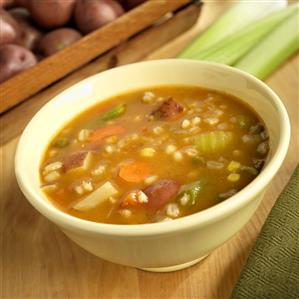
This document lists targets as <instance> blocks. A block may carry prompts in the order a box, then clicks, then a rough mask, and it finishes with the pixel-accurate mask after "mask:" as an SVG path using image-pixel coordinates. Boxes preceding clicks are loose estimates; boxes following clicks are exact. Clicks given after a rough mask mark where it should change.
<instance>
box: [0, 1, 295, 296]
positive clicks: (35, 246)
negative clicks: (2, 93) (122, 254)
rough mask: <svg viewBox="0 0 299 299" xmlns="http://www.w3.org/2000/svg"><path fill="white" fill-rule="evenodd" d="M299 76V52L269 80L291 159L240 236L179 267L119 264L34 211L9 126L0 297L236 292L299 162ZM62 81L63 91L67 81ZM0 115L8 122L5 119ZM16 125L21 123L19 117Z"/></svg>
mask: <svg viewBox="0 0 299 299" xmlns="http://www.w3.org/2000/svg"><path fill="white" fill-rule="evenodd" d="M233 2H234V1H220V0H219V1H218V0H217V1H207V3H206V5H205V7H204V8H203V12H202V18H201V19H200V21H199V22H198V24H197V25H196V26H195V27H194V28H193V29H192V30H190V31H189V32H188V33H186V34H184V35H183V36H180V37H179V38H177V39H175V40H173V41H172V42H171V43H169V44H168V45H167V46H165V47H163V48H162V49H159V50H158V51H155V52H154V53H152V54H151V55H150V56H147V57H146V59H156V58H166V57H173V56H175V55H176V54H177V53H178V52H179V51H180V49H182V48H183V47H184V45H185V44H186V43H187V42H188V41H189V40H190V39H192V37H193V36H194V35H195V34H196V33H198V32H199V31H201V30H203V29H204V28H205V27H206V26H207V25H208V24H209V23H211V22H212V21H213V19H215V18H216V17H217V16H218V15H219V14H220V13H222V12H223V11H224V10H225V9H226V8H227V7H228V6H229V5H231V4H232V3H233ZM95 69H97V66H95ZM89 71H90V70H89ZM87 74H88V72H87ZM87 74H85V73H84V70H82V71H81V72H80V73H79V74H78V77H79V78H83V77H85V76H86V75H87ZM298 76H299V55H296V56H295V57H292V58H291V59H289V61H287V62H286V63H285V64H284V65H283V66H281V67H280V68H279V70H277V71H276V72H275V73H274V74H273V75H272V76H271V77H270V78H269V79H268V80H267V84H268V85H269V86H270V87H271V88H273V89H274V91H275V92H276V93H278V95H279V96H280V97H281V98H282V100H283V102H284V104H285V105H286V107H287V110H288V113H289V116H290V119H291V122H292V140H291V144H290V148H289V151H288V155H287V158H286V160H285V162H284V164H283V166H282V167H281V169H280V171H279V173H278V175H277V176H276V177H275V179H274V180H273V182H272V183H271V186H270V188H269V190H268V191H267V193H266V195H265V198H264V200H263V202H262V204H261V205H260V207H259V208H258V210H257V212H256V213H255V215H254V217H252V219H251V220H250V222H249V223H248V224H247V225H246V226H245V227H244V228H243V229H242V230H241V231H240V232H239V233H238V234H237V235H236V236H234V237H233V238H232V239H231V240H229V241H228V242H226V243H225V244H224V245H222V246H221V247H220V248H218V249H217V250H215V251H214V252H213V253H212V254H211V255H210V256H209V257H208V258H206V259H205V260H203V261H202V262H201V263H199V264H197V265H195V266H193V267H191V268H188V269H185V270H182V271H178V272H173V273H164V274H158V273H148V272H144V271H141V270H136V269H134V268H128V267H123V266H119V265H115V264H112V263H109V262H106V261H103V260H101V259H99V258H97V257H94V256H93V255H91V254H89V253H87V252H85V251H84V250H83V249H81V248H79V247H78V246H77V245H75V244H74V243H72V242H71V241H70V240H69V239H68V238H67V237H66V236H65V235H64V234H63V233H62V232H60V231H59V230H58V229H57V228H56V226H54V225H53V224H52V223H50V222H49V221H48V220H47V219H45V218H44V217H43V216H41V215H40V214H39V213H38V212H37V211H35V210H34V209H33V208H32V207H31V206H30V204H29V203H28V202H27V201H26V200H25V199H24V197H23V195H22V194H21V192H20V190H19V188H18V186H17V183H16V179H15V176H14V170H13V167H14V162H13V159H14V153H15V148H16V144H17V141H18V137H14V138H12V136H10V133H9V130H5V132H6V133H5V134H7V135H8V136H6V137H5V136H4V139H5V140H6V142H5V143H4V142H3V143H2V145H1V148H0V163H1V164H0V166H1V167H0V169H1V175H0V213H1V214H0V232H1V239H0V240H1V243H0V258H1V259H0V298H1V299H35V298H37V299H48V298H49V299H52V298H53V299H54V298H55V299H56V298H59V299H60V298H61V299H68V298H74V299H77V298H78V299H83V298H84V299H85V298H86V299H87V298H88V299H89V298H100V299H137V298H141V299H160V298H161V299H162V298H163V299H168V298H171V299H187V298H188V299H190V298H192V299H193V298H196V299H197V298H198V299H226V298H229V295H230V293H231V291H232V289H233V287H234V285H235V283H236V281H237V279H238V277H239V274H240V271H241V270H242V268H243V266H244V263H245V260H246V257H247V256H248V254H249V252H250V250H251V248H252V246H253V244H254V241H255V239H256V237H257V235H258V233H259V231H260V229H261V226H262V224H263V223H264V221H265V219H266V217H267V215H268V213H269V211H270V209H271V207H272V206H273V204H274V203H275V200H276V199H277V197H278V195H279V193H280V192H281V190H282V189H283V187H284V186H285V184H286V182H287V181H288V179H289V177H290V175H291V173H292V171H293V169H294V167H295V165H296V164H297V163H298V161H299V155H298V152H299V144H298V141H299V140H298V136H299V90H298V83H299V79H298ZM71 80H75V79H74V78H73V79H70V81H71ZM57 88H58V90H60V89H59V88H63V84H62V86H60V87H59V85H58V87H57ZM47 91H48V90H45V91H44V92H43V93H41V94H40V95H39V97H40V98H39V101H35V102H34V101H33V102H34V103H35V104H33V105H32V106H31V107H28V108H27V107H26V106H20V107H19V109H20V110H19V111H18V113H17V114H16V115H15V116H16V117H17V118H26V119H28V116H29V117H31V116H32V114H33V113H34V112H35V108H36V106H39V105H40V104H41V103H44V102H46V101H47V100H48V99H49V98H51V97H52V96H53V95H54V94H55V90H54V89H53V90H49V91H48V92H47ZM56 93H57V90H56ZM17 118H16V119H15V122H16V124H15V126H16V127H17V130H16V131H21V130H22V129H23V128H24V122H18V119H17ZM0 121H1V126H2V127H3V119H0ZM10 126H11V128H12V129H13V128H14V123H13V118H11V123H10ZM1 130H2V128H1ZM33 149H34V147H33ZM232 225H233V224H232Z"/></svg>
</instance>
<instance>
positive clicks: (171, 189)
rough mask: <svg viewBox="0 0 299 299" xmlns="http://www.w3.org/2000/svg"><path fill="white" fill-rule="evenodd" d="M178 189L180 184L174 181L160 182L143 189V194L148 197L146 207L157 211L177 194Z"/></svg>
mask: <svg viewBox="0 0 299 299" xmlns="http://www.w3.org/2000/svg"><path fill="white" fill-rule="evenodd" d="M180 187H181V185H180V183H179V182H177V181H175V180H171V179H168V180H160V181H157V182H155V183H153V184H152V185H151V186H149V187H147V188H145V189H144V190H143V192H144V193H145V194H146V195H147V197H148V206H149V207H150V208H152V209H154V210H158V209H160V208H161V207H163V206H164V205H165V204H166V203H168V202H169V201H170V200H171V199H173V198H174V197H175V196H176V195H177V194H178V192H179V190H180Z"/></svg>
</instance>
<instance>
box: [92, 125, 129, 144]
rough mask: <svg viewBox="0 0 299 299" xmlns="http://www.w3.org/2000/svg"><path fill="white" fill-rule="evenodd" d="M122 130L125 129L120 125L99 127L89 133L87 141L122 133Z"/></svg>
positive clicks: (99, 139)
mask: <svg viewBox="0 0 299 299" xmlns="http://www.w3.org/2000/svg"><path fill="white" fill-rule="evenodd" d="M124 131H125V129H124V128H123V127H121V126H107V127H103V128H99V129H97V130H95V131H93V132H92V133H91V135H90V137H89V138H88V141H89V142H94V141H101V140H102V139H104V138H106V137H109V136H112V135H119V134H122V133H123V132H124Z"/></svg>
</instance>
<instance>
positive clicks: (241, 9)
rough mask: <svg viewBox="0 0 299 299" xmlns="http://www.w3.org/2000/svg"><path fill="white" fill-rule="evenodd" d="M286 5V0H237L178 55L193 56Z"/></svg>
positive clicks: (182, 56) (183, 56)
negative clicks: (258, 0)
mask: <svg viewBox="0 0 299 299" xmlns="http://www.w3.org/2000/svg"><path fill="white" fill-rule="evenodd" d="M286 5H287V1H286V0H273V1H260V2H259V3H257V2H255V1H252V2H251V1H247V0H242V1H239V2H238V3H237V4H236V5H234V6H233V7H232V8H230V9H229V10H228V11H227V12H226V13H225V14H224V15H223V16H221V17H220V18H219V19H218V20H217V21H216V22H215V23H214V24H213V25H212V26H210V27H209V28H208V29H207V30H206V31H204V32H203V33H202V34H200V35H199V37H198V38H196V39H195V40H194V41H193V42H192V43H191V45H189V46H188V47H187V48H186V49H185V50H184V51H183V52H182V53H181V54H180V56H179V57H181V58H190V57H192V56H194V55H193V54H194V53H197V52H198V51H200V50H204V49H207V48H209V47H210V46H212V45H214V44H216V43H217V42H219V41H220V40H222V39H223V38H225V37H227V36H229V35H230V34H232V33H234V32H235V31H238V30H240V29H241V28H243V27H245V26H246V25H248V24H250V23H252V22H254V21H256V20H258V19H260V18H262V17H265V16H266V15H268V14H270V13H272V12H274V11H276V10H278V9H281V8H283V7H285V6H286Z"/></svg>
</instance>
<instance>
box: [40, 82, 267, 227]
mask: <svg viewBox="0 0 299 299" xmlns="http://www.w3.org/2000/svg"><path fill="white" fill-rule="evenodd" d="M268 150H269V143H268V134H267V130H266V128H265V126H264V124H263V122H262V120H261V119H260V118H259V117H258V115H257V114H256V113H255V112H254V111H252V110H251V109H250V108H249V107H248V106H247V105H245V104H244V103H242V102H241V101H240V100H238V99H236V98H234V97H233V96H230V95H227V94H224V93H220V92H216V91H213V90H206V89H202V88H200V87H194V86H161V87H155V88H149V89H146V90H137V91H132V92H129V93H125V94H121V95H118V96H115V97H113V98H110V99H108V100H107V101H105V102H102V103H99V104H98V105H96V106H94V107H92V108H90V109H89V110H87V111H85V112H83V113H82V114H81V115H79V116H78V117H76V118H75V119H74V120H73V121H71V122H70V123H68V124H67V125H66V126H65V127H64V128H63V129H62V130H61V131H60V132H59V133H58V134H57V136H56V137H55V138H54V139H53V140H52V142H51V143H50V145H49V146H48V148H47V149H46V152H45V155H44V158H43V160H42V163H41V167H40V176H41V182H42V183H41V188H42V190H43V191H44V192H45V193H46V195H47V196H48V198H49V199H50V200H51V201H52V202H53V203H54V204H55V205H56V206H57V207H58V208H59V209H61V210H62V211H64V212H66V213H68V214H70V215H73V216H75V217H79V218H82V219H86V220H90V221H95V222H102V223H113V224H143V223H153V222H160V221H169V220H173V219H176V218H179V217H183V216H186V215H190V214H193V213H196V212H198V211H201V210H203V209H206V208H209V207H211V206H213V205H216V204H217V203H219V202H221V201H223V200H226V199H227V198H229V197H231V196H232V195H234V194H236V193H237V192H238V191H239V190H240V189H242V188H244V187H245V186H246V185H248V184H249V183H250V182H251V181H252V180H253V179H254V178H255V177H256V176H257V175H258V173H259V172H260V171H261V169H262V167H263V165H264V162H265V159H266V156H267V153H268Z"/></svg>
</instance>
